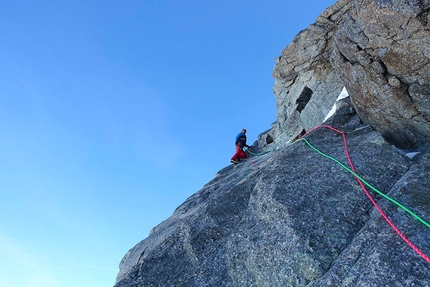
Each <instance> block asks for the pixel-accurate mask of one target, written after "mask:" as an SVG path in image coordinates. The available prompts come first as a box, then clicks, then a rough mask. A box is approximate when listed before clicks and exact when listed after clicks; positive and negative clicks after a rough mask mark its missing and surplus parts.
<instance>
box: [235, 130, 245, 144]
mask: <svg viewBox="0 0 430 287" xmlns="http://www.w3.org/2000/svg"><path fill="white" fill-rule="evenodd" d="M235 143H236V144H237V145H239V147H244V146H248V145H247V144H246V135H245V134H244V133H239V134H238V135H237V136H236V142H235Z"/></svg>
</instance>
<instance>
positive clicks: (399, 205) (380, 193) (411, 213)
mask: <svg viewBox="0 0 430 287" xmlns="http://www.w3.org/2000/svg"><path fill="white" fill-rule="evenodd" d="M302 140H303V141H304V142H305V143H306V144H307V145H308V146H309V147H310V148H312V149H313V150H314V151H316V152H317V153H319V154H320V155H322V156H324V157H326V158H328V159H330V160H332V161H334V162H336V163H337V164H338V165H340V166H341V167H342V168H344V169H345V170H347V171H348V172H350V173H351V174H352V175H354V176H355V177H356V178H358V179H359V180H361V181H362V182H363V183H364V184H365V185H366V186H367V187H369V188H370V189H372V190H373V191H375V192H376V193H378V194H379V195H381V196H382V197H384V198H386V199H388V200H389V201H391V202H392V203H394V204H395V205H397V206H398V207H400V208H401V209H403V210H404V211H406V212H407V213H409V214H410V215H412V216H413V217H414V218H415V219H417V220H418V221H420V222H421V223H422V224H424V225H425V226H427V227H428V228H430V224H429V223H428V222H426V221H425V220H424V219H422V218H421V217H419V216H418V215H416V214H415V213H414V212H412V211H411V210H410V209H408V208H407V207H405V206H403V205H402V204H400V203H399V202H397V201H396V200H394V199H392V198H391V197H389V196H388V195H386V194H384V193H382V192H381V191H379V190H378V189H376V188H375V187H373V186H372V185H370V184H369V183H368V182H367V181H365V180H364V179H363V178H362V177H360V176H359V175H358V174H356V173H355V172H354V171H352V170H351V169H350V168H348V167H347V166H345V165H344V164H343V163H341V162H340V161H338V160H337V159H335V158H333V157H331V156H329V155H327V154H325V153H323V152H322V151H320V150H318V149H317V148H315V147H314V146H312V145H311V144H310V143H309V142H308V141H307V140H306V139H305V138H301V139H299V140H297V141H295V142H298V141H302Z"/></svg>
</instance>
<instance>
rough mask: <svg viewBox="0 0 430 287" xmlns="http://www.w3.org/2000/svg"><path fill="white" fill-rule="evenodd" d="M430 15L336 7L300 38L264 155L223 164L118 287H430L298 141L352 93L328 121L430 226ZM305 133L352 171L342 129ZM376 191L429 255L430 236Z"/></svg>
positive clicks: (364, 171)
mask: <svg viewBox="0 0 430 287" xmlns="http://www.w3.org/2000/svg"><path fill="white" fill-rule="evenodd" d="M429 10H430V0H421V1H401V0H340V1H338V2H337V3H336V4H335V5H333V6H331V7H329V8H328V9H327V10H326V11H324V12H323V13H322V14H321V15H320V16H319V17H318V19H317V20H316V22H315V23H314V24H312V25H310V26H309V27H308V28H307V29H305V30H303V31H302V32H300V33H299V34H298V35H297V36H296V37H295V39H294V40H293V42H292V43H291V44H290V45H289V46H287V48H286V49H285V50H284V51H283V52H282V56H280V57H279V58H278V59H277V60H276V66H275V69H274V71H273V76H274V78H275V86H274V93H275V96H276V105H277V121H276V122H275V123H273V124H272V129H270V130H268V131H266V132H264V133H262V134H261V135H260V136H259V138H258V141H257V145H258V147H259V148H260V149H263V148H267V149H268V152H267V153H262V154H260V155H258V156H253V157H251V158H250V159H248V160H247V161H246V162H244V163H241V164H239V165H237V166H235V165H231V166H228V167H226V168H224V169H222V170H220V171H219V172H218V173H217V175H216V176H215V178H214V179H213V180H212V181H211V182H209V183H208V184H206V185H205V186H204V187H203V188H202V189H201V190H200V191H198V192H196V193H195V194H194V195H192V196H191V197H190V198H188V199H187V200H186V201H185V202H184V203H183V204H182V205H181V206H179V207H178V208H177V209H176V211H175V212H174V213H173V215H172V216H171V217H170V218H168V219H166V220H165V221H164V222H162V223H161V224H159V225H158V226H156V227H155V228H154V229H153V230H152V231H151V234H150V235H149V237H148V238H146V239H144V240H143V241H141V242H140V243H138V244H137V245H136V246H135V247H133V248H132V249H131V250H130V251H129V252H128V253H127V254H126V255H125V256H124V258H123V260H122V261H121V263H120V272H119V274H118V276H117V282H116V284H115V287H137V286H154V287H155V286H157V287H158V286H169V287H170V286H187V287H190V286H191V287H192V286H217V287H218V286H247V287H248V286H271V287H272V286H312V287H316V286H318V287H319V286H321V287H323V286H351V287H352V286H363V287H364V286H430V264H429V263H428V262H426V261H425V260H424V259H423V258H421V257H420V256H419V255H418V254H417V253H416V252H415V251H414V250H413V249H411V248H410V247H409V246H408V245H407V244H406V243H405V242H404V241H403V240H402V239H401V238H400V237H399V236H398V234H397V233H395V232H394V231H393V229H392V228H391V227H390V226H389V224H387V222H386V221H385V220H384V219H383V218H382V216H381V215H380V214H379V213H378V212H377V210H376V209H375V208H374V207H373V205H372V204H371V202H370V200H369V199H368V197H367V196H366V195H365V193H364V192H363V190H362V189H361V187H360V186H359V185H358V183H357V180H356V178H355V177H354V175H353V174H351V173H350V172H349V171H347V170H345V169H344V168H343V167H341V166H340V165H339V164H338V163H336V162H335V161H333V160H331V159H329V158H327V157H324V156H323V155H321V154H319V153H317V152H316V151H315V150H314V149H312V148H311V147H310V146H308V145H307V144H306V143H305V142H304V141H298V142H295V143H294V144H291V141H292V140H293V139H294V138H297V137H298V136H299V135H300V134H303V132H304V131H309V130H311V129H312V128H313V127H315V126H317V125H319V124H320V123H321V122H322V121H323V120H324V117H325V115H326V114H327V112H328V111H329V110H330V109H331V107H332V105H333V103H334V102H335V100H336V98H337V96H338V95H339V93H340V92H341V90H342V88H343V87H344V86H346V88H347V90H348V93H349V95H350V98H346V99H344V100H342V101H341V102H340V103H338V104H337V107H338V110H337V112H336V113H335V115H334V116H333V117H332V118H331V119H329V120H328V121H327V124H329V125H331V126H333V127H335V128H337V129H340V130H342V131H344V132H345V133H346V137H347V143H348V147H349V152H350V155H351V158H352V160H353V162H354V165H355V168H356V169H357V173H358V174H359V175H360V176H361V177H362V178H363V179H365V180H366V181H367V182H368V183H369V184H371V185H372V186H374V187H375V188H377V189H378V190H380V191H381V192H383V193H385V194H387V195H389V196H390V197H392V198H394V199H395V200H397V201H398V202H400V203H401V204H403V205H404V206H406V207H408V208H409V209H411V210H412V211H413V212H415V213H416V214H417V215H418V216H420V217H421V218H423V219H424V220H426V221H427V222H429V221H430V188H429V187H430V123H429V121H430V102H429V97H430V82H429V78H430V69H429V65H430V50H429V49H430V48H429V47H430V46H429V44H428V43H430V41H429V40H430V36H429V20H430V17H429ZM356 111H357V112H356ZM306 139H307V140H308V141H309V143H311V144H312V145H313V146H314V147H315V148H317V149H319V150H320V151H321V152H323V153H326V154H328V155H330V156H332V157H334V158H335V159H337V160H339V161H340V162H341V163H343V164H345V165H347V164H348V162H347V157H346V155H345V150H344V144H343V141H342V137H341V136H340V135H339V134H338V133H335V132H333V131H332V130H330V129H328V128H320V129H316V130H314V131H312V132H311V133H310V134H309V135H307V136H306ZM392 144H395V145H396V146H397V147H400V148H403V149H406V148H419V150H420V153H419V154H418V155H417V156H415V157H414V158H413V159H410V158H408V157H407V156H405V155H404V153H402V152H401V151H400V150H398V149H397V148H395V147H393V146H392ZM254 148H256V147H254ZM269 150H270V151H269ZM369 190H370V193H371V194H372V196H373V197H374V198H375V199H376V201H377V203H378V204H379V206H380V207H381V208H382V209H383V210H384V211H385V213H386V214H387V215H388V217H389V218H390V219H391V220H392V221H393V222H394V224H395V225H396V226H398V227H399V229H400V230H401V231H402V232H403V233H404V234H405V236H406V237H407V238H409V239H410V240H411V242H412V243H413V244H415V245H416V246H418V248H420V249H421V250H422V251H423V252H424V253H425V254H427V256H429V255H430V240H429V238H430V228H428V227H426V226H425V225H423V224H421V223H419V222H418V221H417V220H416V219H414V218H413V217H412V216H411V215H410V214H409V213H407V212H405V211H404V210H403V209H401V208H399V207H398V206H397V205H395V204H393V203H392V202H391V201H389V200H387V199H386V198H384V197H383V196H381V195H380V194H377V193H376V192H375V191H373V190H371V189H369Z"/></svg>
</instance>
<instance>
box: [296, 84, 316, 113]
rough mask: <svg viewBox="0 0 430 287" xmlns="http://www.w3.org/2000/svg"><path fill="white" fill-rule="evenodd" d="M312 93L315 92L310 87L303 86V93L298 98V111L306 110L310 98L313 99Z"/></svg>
mask: <svg viewBox="0 0 430 287" xmlns="http://www.w3.org/2000/svg"><path fill="white" fill-rule="evenodd" d="M312 94H313V91H312V90H311V89H309V88H308V87H307V86H305V87H304V88H303V91H302V93H301V94H300V96H299V98H298V99H297V100H296V104H298V105H297V111H298V112H301V111H303V110H304V108H305V107H306V105H307V104H308V102H309V100H310V99H311V97H312Z"/></svg>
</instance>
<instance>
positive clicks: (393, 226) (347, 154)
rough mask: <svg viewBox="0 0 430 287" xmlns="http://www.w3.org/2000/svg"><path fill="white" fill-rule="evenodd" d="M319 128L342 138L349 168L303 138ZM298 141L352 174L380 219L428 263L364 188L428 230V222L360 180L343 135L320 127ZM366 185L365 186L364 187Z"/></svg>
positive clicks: (423, 255)
mask: <svg viewBox="0 0 430 287" xmlns="http://www.w3.org/2000/svg"><path fill="white" fill-rule="evenodd" d="M319 128H328V129H330V130H332V131H335V132H337V133H340V134H341V135H342V138H343V145H344V149H345V154H346V157H347V159H348V163H349V165H350V167H351V168H348V167H346V166H345V165H344V164H342V163H341V162H340V161H338V160H337V159H335V158H333V157H331V156H329V155H327V154H325V153H323V152H322V151H320V150H318V149H317V148H315V147H314V146H312V145H311V144H310V143H309V141H307V140H306V139H305V138H304V137H305V136H306V135H308V134H309V133H311V132H312V131H314V130H316V129H319ZM298 141H304V142H305V143H306V144H307V145H308V146H309V147H310V148H312V149H313V150H314V151H316V152H317V153H319V154H320V155H322V156H324V157H326V158H328V159H330V160H332V161H334V162H336V163H337V164H339V165H340V166H341V167H342V168H344V169H345V170H347V171H348V172H350V173H351V174H353V175H354V176H355V178H356V179H357V181H358V183H359V184H360V186H361V188H362V189H363V191H364V193H365V194H366V196H367V197H368V198H369V200H370V201H371V202H372V204H373V205H374V206H375V208H376V209H377V210H378V212H379V213H380V214H381V215H382V217H383V218H384V219H385V220H386V221H387V223H388V224H389V225H390V226H391V227H392V228H393V229H394V231H395V232H396V233H397V234H398V235H399V236H400V237H401V238H402V239H403V241H405V242H406V243H407V244H408V245H409V246H410V247H411V248H412V249H413V250H414V251H415V252H416V253H418V254H419V255H420V256H421V257H422V258H423V259H424V260H425V261H427V262H428V263H430V258H429V257H428V256H427V255H426V254H425V253H424V252H422V251H421V250H420V249H419V248H418V247H417V246H415V245H414V244H413V243H412V242H411V241H410V240H409V239H408V238H407V237H406V236H405V235H404V234H403V233H402V232H401V231H400V230H399V228H397V226H396V225H395V224H394V223H393V222H392V221H391V220H390V219H389V218H388V216H387V215H386V214H385V212H384V211H383V210H382V209H381V208H380V207H379V205H378V204H377V203H376V201H375V200H374V199H373V197H372V195H371V194H370V193H369V191H368V190H367V189H366V186H367V187H369V188H370V189H372V190H373V191H375V192H377V193H378V194H380V195H381V196H383V197H384V198H386V199H388V200H389V201H391V202H393V203H394V204H396V205H397V206H399V207H400V208H402V209H403V210H405V211H406V212H408V213H409V214H410V215H412V216H413V217H414V218H416V219H417V220H418V221H419V222H421V223H422V224H424V225H425V226H427V227H428V228H430V224H429V223H428V222H426V221H425V220H424V219H422V218H420V217H419V216H418V215H416V214H415V213H413V212H412V211H411V210H409V209H408V208H406V207H405V206H403V205H402V204H400V203H399V202H397V201H396V200H394V199H392V198H391V197H389V196H387V195H386V194H384V193H382V192H381V191H379V190H378V189H376V188H375V187H373V186H372V185H370V184H369V183H367V182H366V181H365V180H364V179H362V178H361V177H360V176H359V175H358V174H357V172H356V170H355V167H354V165H353V163H352V160H351V157H350V155H349V151H348V146H347V143H346V137H345V134H344V133H343V132H341V131H339V130H337V129H335V128H333V127H330V126H327V125H321V126H317V127H315V128H313V129H311V130H310V131H308V132H307V133H306V134H305V135H303V136H302V137H301V138H300V139H298V140H297V141H295V142H298ZM365 185H366V186H365Z"/></svg>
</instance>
